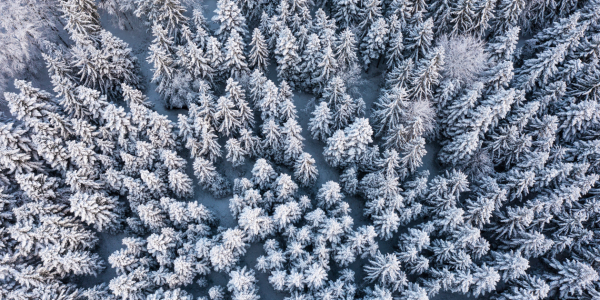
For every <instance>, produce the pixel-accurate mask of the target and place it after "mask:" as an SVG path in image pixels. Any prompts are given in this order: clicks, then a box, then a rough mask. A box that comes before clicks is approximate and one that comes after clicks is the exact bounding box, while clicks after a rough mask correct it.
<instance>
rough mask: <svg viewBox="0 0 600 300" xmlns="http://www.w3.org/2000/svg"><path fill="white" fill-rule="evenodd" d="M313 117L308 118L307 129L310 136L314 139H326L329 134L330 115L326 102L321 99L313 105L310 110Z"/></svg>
mask: <svg viewBox="0 0 600 300" xmlns="http://www.w3.org/2000/svg"><path fill="white" fill-rule="evenodd" d="M312 115H313V117H312V118H310V122H309V123H308V129H309V130H310V133H311V136H312V138H313V139H315V140H319V141H326V140H327V138H329V135H330V134H331V128H332V115H331V110H330V109H329V107H328V106H327V102H325V101H322V102H321V103H319V105H317V106H316V107H315V110H314V111H313V112H312Z"/></svg>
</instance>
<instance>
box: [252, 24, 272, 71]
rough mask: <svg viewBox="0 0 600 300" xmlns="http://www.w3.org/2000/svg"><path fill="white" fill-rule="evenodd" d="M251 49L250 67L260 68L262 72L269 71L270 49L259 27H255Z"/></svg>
mask: <svg viewBox="0 0 600 300" xmlns="http://www.w3.org/2000/svg"><path fill="white" fill-rule="evenodd" d="M250 45H251V49H250V54H249V55H248V60H249V61H250V68H253V69H256V70H259V71H261V72H263V73H264V72H266V71H267V66H268V65H269V61H268V60H269V49H268V48H267V43H266V41H265V38H264V37H263V35H262V33H261V32H260V30H259V29H258V28H254V31H252V42H250Z"/></svg>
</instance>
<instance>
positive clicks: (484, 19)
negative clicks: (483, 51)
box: [472, 0, 496, 36]
mask: <svg viewBox="0 0 600 300" xmlns="http://www.w3.org/2000/svg"><path fill="white" fill-rule="evenodd" d="M495 8H496V2H495V1H491V0H479V1H477V2H476V3H475V14H474V16H473V24H474V25H475V28H473V29H472V32H474V33H475V34H477V35H479V36H483V35H484V34H485V33H486V31H487V29H488V28H490V24H489V22H490V21H491V20H493V19H494V9H495Z"/></svg>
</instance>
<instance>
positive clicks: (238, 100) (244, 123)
mask: <svg viewBox="0 0 600 300" xmlns="http://www.w3.org/2000/svg"><path fill="white" fill-rule="evenodd" d="M225 92H226V93H227V99H229V100H231V102H233V104H234V105H235V108H236V109H237V111H238V112H239V120H240V127H246V128H252V127H253V126H254V112H253V111H252V109H251V108H250V105H249V104H248V102H247V101H246V95H245V93H244V90H243V89H242V87H241V86H240V85H239V83H237V82H236V81H235V80H233V78H229V79H227V85H226V86H225Z"/></svg>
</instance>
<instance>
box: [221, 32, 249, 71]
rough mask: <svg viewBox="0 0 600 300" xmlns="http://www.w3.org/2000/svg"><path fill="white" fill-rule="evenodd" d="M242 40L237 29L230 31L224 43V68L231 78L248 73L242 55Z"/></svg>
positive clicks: (244, 57) (246, 64)
mask: <svg viewBox="0 0 600 300" xmlns="http://www.w3.org/2000/svg"><path fill="white" fill-rule="evenodd" d="M244 47H245V44H244V41H243V40H242V37H241V36H240V35H239V34H238V32H237V31H234V32H232V33H231V34H230V35H229V38H228V39H227V43H225V55H224V63H225V70H227V71H226V72H229V76H231V77H233V78H236V79H238V78H241V77H243V76H244V75H246V74H247V73H248V71H249V70H248V63H247V62H246V56H245V55H244Z"/></svg>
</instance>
